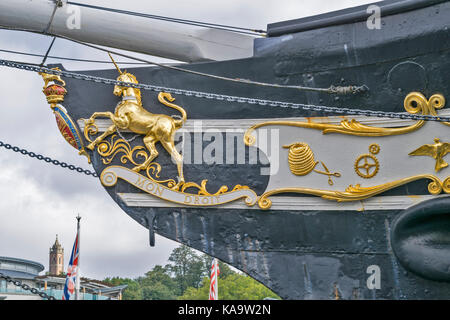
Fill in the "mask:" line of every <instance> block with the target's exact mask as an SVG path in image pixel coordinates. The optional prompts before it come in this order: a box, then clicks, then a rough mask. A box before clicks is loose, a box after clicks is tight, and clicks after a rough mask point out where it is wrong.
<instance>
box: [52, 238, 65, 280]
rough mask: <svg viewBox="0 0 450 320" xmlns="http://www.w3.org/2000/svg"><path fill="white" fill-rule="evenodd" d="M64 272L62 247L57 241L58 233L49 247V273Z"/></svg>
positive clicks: (57, 273)
mask: <svg viewBox="0 0 450 320" xmlns="http://www.w3.org/2000/svg"><path fill="white" fill-rule="evenodd" d="M62 272H64V248H63V247H62V246H61V244H60V243H59V241H58V235H56V240H55V243H54V244H53V246H52V247H51V248H50V261H49V274H51V275H59V274H61V273H62Z"/></svg>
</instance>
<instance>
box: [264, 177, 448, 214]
mask: <svg viewBox="0 0 450 320" xmlns="http://www.w3.org/2000/svg"><path fill="white" fill-rule="evenodd" d="M421 179H429V180H431V182H430V183H429V184H428V192H430V193H431V194H433V195H438V194H440V193H442V191H444V192H445V193H450V176H449V177H447V178H446V179H445V180H444V181H443V182H442V181H441V180H440V179H439V178H437V177H436V176H434V175H430V174H422V175H417V176H412V177H408V178H404V179H400V180H396V181H392V182H388V183H385V184H382V185H378V186H374V187H361V185H360V184H356V185H355V186H353V185H350V186H349V187H348V188H347V189H345V191H332V190H320V189H311V188H302V187H293V188H279V189H274V190H271V191H268V192H265V193H264V194H262V195H261V196H260V197H259V199H258V206H259V207H260V208H261V209H270V207H271V206H272V201H271V200H270V199H269V197H270V196H273V195H276V194H281V193H299V194H309V195H315V196H319V197H322V198H323V199H327V200H335V201H337V202H348V201H359V200H364V199H368V198H370V197H373V196H376V195H378V194H380V193H383V192H385V191H388V190H391V189H394V188H396V187H399V186H402V185H405V184H408V183H410V182H413V181H416V180H421Z"/></svg>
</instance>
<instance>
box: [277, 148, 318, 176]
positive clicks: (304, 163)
mask: <svg viewBox="0 0 450 320" xmlns="http://www.w3.org/2000/svg"><path fill="white" fill-rule="evenodd" d="M283 148H285V149H289V154H288V162H289V169H291V172H292V173H293V174H295V175H296V176H305V175H307V174H308V173H310V172H311V171H312V170H313V169H314V168H315V167H316V165H317V163H318V162H316V161H315V160H314V153H313V152H312V150H311V148H310V147H309V145H308V144H307V143H304V142H296V143H293V144H290V145H287V146H283Z"/></svg>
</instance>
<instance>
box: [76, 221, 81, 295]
mask: <svg viewBox="0 0 450 320" xmlns="http://www.w3.org/2000/svg"><path fill="white" fill-rule="evenodd" d="M76 219H77V235H78V266H77V277H76V281H75V300H79V297H80V277H81V274H80V254H81V251H80V242H81V241H80V220H81V217H80V214H78V216H77V217H76Z"/></svg>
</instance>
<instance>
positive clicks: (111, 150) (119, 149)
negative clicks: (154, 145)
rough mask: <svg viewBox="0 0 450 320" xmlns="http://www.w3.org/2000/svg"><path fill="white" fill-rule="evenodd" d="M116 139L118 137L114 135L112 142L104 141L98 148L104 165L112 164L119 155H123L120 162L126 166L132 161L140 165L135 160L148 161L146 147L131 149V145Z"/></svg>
mask: <svg viewBox="0 0 450 320" xmlns="http://www.w3.org/2000/svg"><path fill="white" fill-rule="evenodd" d="M116 137H117V135H113V136H112V137H111V142H109V141H107V140H103V141H102V142H100V143H99V144H98V146H97V152H98V153H99V155H100V156H102V162H103V164H110V163H111V162H112V161H113V159H114V158H115V157H116V155H117V154H119V153H123V155H122V157H121V158H120V162H122V163H124V164H125V163H127V162H128V161H130V162H131V163H132V164H134V165H136V166H137V165H139V164H140V163H138V162H136V161H135V160H134V159H135V158H143V160H144V161H146V160H147V158H148V154H147V152H146V151H145V147H143V146H136V147H134V148H131V146H130V144H129V143H128V142H126V141H125V140H124V139H117V140H115V138H116Z"/></svg>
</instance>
